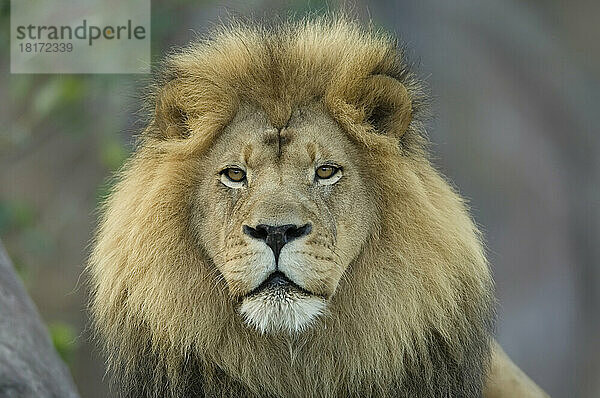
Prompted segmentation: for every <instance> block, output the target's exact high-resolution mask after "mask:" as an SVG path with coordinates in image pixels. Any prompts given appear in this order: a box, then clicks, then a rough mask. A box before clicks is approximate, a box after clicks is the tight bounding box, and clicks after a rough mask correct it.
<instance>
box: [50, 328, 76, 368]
mask: <svg viewBox="0 0 600 398" xmlns="http://www.w3.org/2000/svg"><path fill="white" fill-rule="evenodd" d="M48 330H49V331H50V338H51V339H52V343H53V344H54V348H56V351H57V352H58V354H59V355H60V357H61V358H62V359H63V361H65V362H66V363H67V364H69V365H72V364H73V357H74V354H75V350H76V349H77V346H78V342H77V332H76V331H75V328H74V327H73V326H71V325H69V324H68V323H65V322H52V323H50V324H49V325H48Z"/></svg>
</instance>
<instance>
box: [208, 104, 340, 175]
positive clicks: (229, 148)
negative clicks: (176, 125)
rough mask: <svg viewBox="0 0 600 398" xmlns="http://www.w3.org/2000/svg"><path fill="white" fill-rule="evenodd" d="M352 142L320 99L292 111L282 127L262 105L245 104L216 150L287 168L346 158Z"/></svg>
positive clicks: (256, 164) (235, 157) (259, 164)
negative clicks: (346, 150) (276, 124)
mask: <svg viewBox="0 0 600 398" xmlns="http://www.w3.org/2000/svg"><path fill="white" fill-rule="evenodd" d="M350 145H351V143H350V140H349V138H348V137H347V136H346V134H345V133H344V131H343V130H342V129H341V128H340V127H339V126H338V125H337V124H336V122H335V120H334V119H333V117H331V116H330V115H329V114H328V112H327V111H326V110H325V108H324V106H323V105H322V104H321V103H320V102H318V101H315V102H314V103H311V104H309V105H305V106H303V107H301V108H298V109H297V110H296V111H295V112H292V114H291V116H290V119H289V121H288V123H287V124H286V125H285V126H284V127H283V128H276V127H274V125H273V124H272V123H271V122H270V121H269V120H268V118H267V116H266V113H265V111H264V110H262V109H261V108H259V107H256V106H252V105H249V104H242V105H241V106H240V107H239V109H238V111H237V113H236V116H235V117H234V118H233V119H232V121H231V122H230V123H229V124H228V126H227V127H226V128H225V129H224V130H223V131H222V133H221V134H220V135H219V137H218V138H217V141H216V143H215V145H214V147H213V153H214V154H216V155H217V156H220V157H225V158H229V159H230V160H237V161H239V162H240V163H242V164H244V165H246V166H248V167H252V168H255V169H271V170H272V169H273V168H274V167H276V168H278V169H280V170H281V169H283V170H285V169H289V168H299V167H300V168H304V167H307V166H309V165H314V163H315V162H316V161H319V160H335V159H332V158H343V157H345V153H344V152H345V151H344V149H345V148H348V147H349V146H350ZM337 160H340V161H341V160H344V159H337Z"/></svg>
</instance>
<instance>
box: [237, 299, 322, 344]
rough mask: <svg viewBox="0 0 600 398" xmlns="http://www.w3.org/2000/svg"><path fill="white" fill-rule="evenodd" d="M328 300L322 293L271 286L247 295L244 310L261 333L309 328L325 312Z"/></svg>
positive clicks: (250, 322) (245, 316)
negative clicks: (320, 295)
mask: <svg viewBox="0 0 600 398" xmlns="http://www.w3.org/2000/svg"><path fill="white" fill-rule="evenodd" d="M326 306H327V303H326V302H325V300H324V299H323V298H321V297H317V296H311V295H307V294H305V293H301V292H297V291H293V290H290V289H285V288H270V289H267V290H265V291H264V292H261V293H259V294H255V295H252V296H250V297H246V298H244V300H243V301H242V305H241V306H240V314H241V315H242V317H243V318H244V320H245V321H246V323H248V324H249V325H250V326H253V327H254V328H256V330H258V331H259V332H260V333H262V334H265V333H274V332H288V333H297V332H302V331H303V330H305V329H306V328H307V327H308V326H309V325H310V324H311V322H313V321H314V320H315V319H316V318H317V317H318V316H319V315H321V314H323V313H324V312H325V307H326Z"/></svg>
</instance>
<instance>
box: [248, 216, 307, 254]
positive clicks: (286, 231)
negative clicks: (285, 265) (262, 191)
mask: <svg viewBox="0 0 600 398" xmlns="http://www.w3.org/2000/svg"><path fill="white" fill-rule="evenodd" d="M242 228H243V229H244V233H246V234H248V235H250V236H251V237H253V238H255V239H260V240H264V241H265V243H266V244H267V246H269V247H270V248H271V250H273V254H274V255H275V263H277V262H278V261H279V253H280V252H281V248H282V247H283V246H284V245H285V244H286V243H288V242H291V241H293V240H294V239H296V238H300V237H301V236H304V235H308V234H309V233H310V231H311V230H312V226H311V225H310V224H304V225H303V226H301V227H299V226H297V225H294V224H286V225H266V224H258V225H257V226H256V227H254V228H253V227H250V226H248V225H244V226H243V227H242Z"/></svg>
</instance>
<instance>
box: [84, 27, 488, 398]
mask: <svg viewBox="0 0 600 398" xmlns="http://www.w3.org/2000/svg"><path fill="white" fill-rule="evenodd" d="M153 92H154V95H153V97H152V99H151V102H152V103H153V104H154V105H155V106H153V110H152V112H151V118H150V121H149V123H148V126H147V127H146V129H145V131H144V132H143V134H142V135H141V138H140V141H139V143H138V147H137V149H136V151H135V153H134V155H133V156H132V157H131V159H130V160H129V161H128V162H127V163H126V165H125V166H124V168H123V169H122V171H121V172H120V174H119V176H118V182H117V183H116V185H115V187H114V189H113V191H112V193H111V195H110V197H109V198H108V200H107V201H106V203H105V205H104V207H103V213H102V217H101V220H100V223H99V228H98V232H97V234H96V237H95V240H94V247H93V253H92V255H91V257H90V261H89V270H90V274H91V282H92V290H93V297H92V303H91V309H92V313H93V319H94V326H95V329H96V330H97V331H98V335H99V338H100V339H101V340H102V342H103V344H104V348H105V352H106V354H107V358H108V363H109V367H110V368H111V371H112V373H113V374H115V375H116V376H117V378H118V383H119V384H120V386H121V388H122V390H123V391H124V395H126V396H132V397H133V396H135V397H141V396H157V397H158V396H160V397H162V396H194V395H200V396H201V395H202V394H204V395H206V396H290V397H292V396H293V397H301V396H324V397H341V396H401V397H430V396H450V395H452V396H479V394H480V391H481V387H482V383H483V379H484V374H485V369H486V366H487V361H488V357H489V346H490V341H491V329H492V323H493V322H492V320H493V302H494V300H493V295H492V287H493V286H492V281H491V276H490V273H489V269H488V265H487V262H486V258H485V255H484V251H483V248H482V243H481V239H480V235H479V232H478V231H477V228H476V227H475V225H474V224H473V222H472V221H471V219H470V217H469V215H468V211H467V209H466V205H465V203H464V201H463V200H462V199H461V198H460V196H459V195H458V194H457V193H456V192H455V191H454V190H453V189H452V188H451V187H450V185H449V184H448V183H447V182H446V181H445V180H444V179H443V177H441V176H440V175H439V173H438V172H436V171H435V169H434V168H433V167H432V166H431V164H430V162H429V160H428V158H427V148H426V139H425V134H424V127H423V124H424V118H425V117H426V106H425V105H426V102H427V101H426V96H425V95H424V92H423V89H422V85H421V84H420V82H419V80H418V79H417V78H416V77H415V75H414V73H412V72H411V71H410V69H409V68H408V66H407V63H406V61H405V58H404V55H403V51H402V50H401V49H399V48H398V46H397V45H396V43H395V41H394V40H393V39H392V38H391V37H389V36H388V35H386V34H384V33H381V32H378V31H376V30H375V29H363V28H361V27H360V26H359V25H357V24H355V23H353V22H348V21H347V20H344V19H328V18H323V19H316V20H314V19H313V20H310V21H302V22H294V23H284V24H282V25H280V26H278V27H275V28H270V29H267V28H259V27H251V26H250V25H243V24H237V23H234V24H232V25H231V26H230V27H227V28H219V29H218V30H217V31H216V32H215V33H214V34H213V35H212V36H210V38H209V39H207V40H202V41H198V42H195V43H193V44H191V45H190V46H188V47H186V48H184V49H182V50H180V51H177V52H176V53H174V54H172V55H171V56H169V57H168V59H167V61H166V62H165V64H164V68H163V71H162V73H161V74H160V77H159V78H158V79H157V80H156V84H155V86H154V90H153ZM315 100H319V101H322V102H323V103H324V104H325V106H326V109H327V110H328V112H329V113H330V114H331V116H332V117H333V118H334V119H335V120H336V121H337V122H338V123H339V124H340V126H342V127H343V129H344V130H345V131H346V132H347V133H348V134H349V135H350V136H351V137H352V139H353V140H355V141H356V142H358V143H360V145H362V147H363V148H364V151H368V152H369V154H370V156H369V157H368V159H370V160H369V162H371V165H370V167H371V169H374V170H385V172H379V173H377V172H373V173H372V176H371V178H372V180H373V181H374V183H373V185H374V186H375V187H376V190H375V191H374V192H373V200H374V201H376V202H377V206H378V208H379V209H380V211H381V214H382V219H381V220H382V221H381V224H380V225H377V226H376V233H375V234H374V235H373V236H372V237H371V239H370V240H369V242H368V244H367V245H366V247H365V249H364V250H363V251H362V253H361V254H360V255H359V257H358V258H357V259H356V260H355V261H354V262H353V263H352V264H351V265H350V267H349V268H348V270H347V272H346V274H345V275H344V277H343V279H342V281H341V282H340V285H339V287H338V289H337V291H336V293H335V295H334V296H333V297H332V299H331V304H330V308H331V310H330V313H329V314H328V315H327V316H325V317H324V318H323V320H322V322H321V323H320V324H319V325H318V326H317V327H314V328H311V329H309V330H307V331H306V332H303V333H301V334H297V335H289V336H284V335H278V334H275V335H260V334H259V333H258V332H256V331H255V330H252V329H251V328H248V327H246V326H245V325H244V324H243V322H241V321H240V317H239V314H237V313H236V310H235V307H234V303H233V302H232V300H231V299H230V297H229V296H228V293H227V287H226V284H225V283H224V281H223V280H222V278H221V277H220V275H219V273H218V271H217V270H216V269H215V267H214V264H212V262H211V260H210V258H208V256H207V255H206V253H205V252H204V251H203V250H202V248H201V247H198V245H197V244H196V242H197V237H196V236H195V234H197V232H196V231H194V229H193V228H192V226H191V224H190V220H191V219H192V218H193V214H192V213H193V211H194V209H193V206H192V203H193V202H194V201H193V200H192V198H191V197H192V195H193V192H194V178H191V177H190V176H193V175H194V172H195V171H194V165H195V161H194V159H195V158H196V157H197V156H201V155H202V153H203V151H206V149H207V148H208V147H209V145H210V143H211V142H212V141H213V140H214V137H216V135H217V134H219V132H220V131H221V130H222V129H223V128H224V126H226V125H227V123H229V121H231V119H232V118H233V116H234V115H235V112H236V109H237V107H238V105H239V104H240V103H241V102H242V101H250V102H253V103H255V104H257V105H258V106H260V107H261V108H262V109H264V110H265V112H266V114H267V115H268V117H269V119H270V121H271V122H272V123H273V125H274V126H283V125H285V123H286V121H287V120H288V119H289V117H290V114H291V112H292V111H293V110H294V109H295V108H297V107H298V106H301V105H302V104H306V103H309V102H311V101H315ZM382 104H383V105H382ZM206 205H207V206H210V204H209V203H207V204H206ZM357 211H360V209H357Z"/></svg>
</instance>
